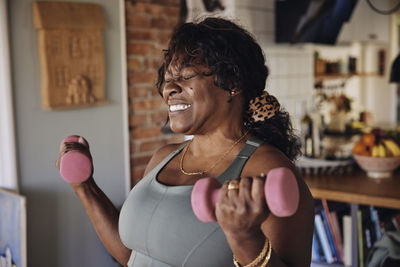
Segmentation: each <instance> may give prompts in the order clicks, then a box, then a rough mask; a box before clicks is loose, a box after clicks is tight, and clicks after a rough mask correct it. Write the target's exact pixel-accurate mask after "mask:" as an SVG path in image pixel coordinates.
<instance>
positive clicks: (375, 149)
mask: <svg viewBox="0 0 400 267" xmlns="http://www.w3.org/2000/svg"><path fill="white" fill-rule="evenodd" d="M371 156H373V157H379V146H378V145H374V146H373V147H372V151H371Z"/></svg>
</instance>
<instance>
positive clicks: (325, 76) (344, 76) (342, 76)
mask: <svg viewBox="0 0 400 267" xmlns="http://www.w3.org/2000/svg"><path fill="white" fill-rule="evenodd" d="M373 76H378V73H375V72H368V73H347V74H315V75H314V79H316V80H330V79H349V78H351V77H373Z"/></svg>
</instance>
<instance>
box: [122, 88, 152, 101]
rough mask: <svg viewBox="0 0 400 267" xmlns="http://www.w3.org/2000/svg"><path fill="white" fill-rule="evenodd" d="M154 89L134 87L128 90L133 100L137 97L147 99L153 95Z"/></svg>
mask: <svg viewBox="0 0 400 267" xmlns="http://www.w3.org/2000/svg"><path fill="white" fill-rule="evenodd" d="M151 93H152V88H151V87H143V86H132V87H129V89H128V96H129V97H130V98H131V97H133V98H135V97H147V96H149V95H151Z"/></svg>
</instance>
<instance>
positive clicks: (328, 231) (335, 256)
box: [321, 210, 339, 262]
mask: <svg viewBox="0 0 400 267" xmlns="http://www.w3.org/2000/svg"><path fill="white" fill-rule="evenodd" d="M321 215H322V223H323V224H324V228H325V232H326V236H327V237H328V241H329V245H330V248H331V251H332V256H333V261H334V262H339V256H338V254H337V250H336V246H335V242H334V241H333V237H332V231H331V229H330V228H329V223H328V219H327V217H326V213H325V211H324V210H322V211H321Z"/></svg>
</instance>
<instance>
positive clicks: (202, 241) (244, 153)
mask: <svg viewBox="0 0 400 267" xmlns="http://www.w3.org/2000/svg"><path fill="white" fill-rule="evenodd" d="M262 143H263V141H262V140H260V139H258V138H256V137H251V138H250V139H249V140H248V141H247V142H246V144H245V145H244V146H243V148H242V149H241V151H240V152H239V154H238V155H237V156H236V158H235V159H234V160H233V162H232V163H231V165H230V166H229V167H228V168H227V169H226V170H225V171H224V173H222V174H221V175H220V176H218V177H217V178H216V179H218V181H219V182H221V183H223V182H224V181H225V180H229V179H233V178H238V177H240V174H241V172H242V169H243V167H244V165H245V163H246V161H247V159H248V158H249V157H250V156H251V154H252V153H253V152H254V151H255V150H256V149H257V148H258V147H259V146H260V145H261V144H262ZM185 145H186V144H184V145H182V146H181V147H180V148H178V149H177V150H175V151H173V152H172V153H171V154H169V155H168V156H167V157H166V158H165V159H163V160H162V161H161V162H160V163H159V164H158V165H157V166H156V167H155V168H154V169H153V170H151V171H150V172H149V173H148V174H147V175H146V176H144V177H143V178H142V179H141V180H140V181H139V182H138V183H137V184H136V185H135V187H134V188H133V189H132V190H131V192H130V193H129V195H128V197H127V199H126V200H125V202H124V204H123V206H122V209H121V212H120V216H119V234H120V238H121V240H122V242H123V243H124V245H125V246H126V247H128V248H129V249H132V254H131V257H130V259H129V262H128V266H129V267H167V266H189V267H197V266H198V267H204V266H208V267H221V266H224V267H225V266H234V265H233V261H232V257H233V254H232V251H231V249H230V247H229V245H228V242H227V241H226V238H225V235H224V232H223V231H222V229H221V228H220V226H219V225H218V223H217V222H214V223H203V222H201V221H200V220H199V219H197V217H196V216H195V215H194V213H193V211H192V207H191V202H190V195H191V192H192V189H193V185H182V186H167V185H164V184H162V183H160V182H158V181H157V175H158V173H160V171H161V170H162V169H163V168H164V166H165V165H167V163H168V162H169V161H170V160H171V159H172V158H174V157H175V156H176V155H177V154H178V153H179V152H180V151H182V149H183V148H184V147H185Z"/></svg>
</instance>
